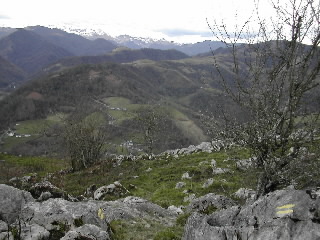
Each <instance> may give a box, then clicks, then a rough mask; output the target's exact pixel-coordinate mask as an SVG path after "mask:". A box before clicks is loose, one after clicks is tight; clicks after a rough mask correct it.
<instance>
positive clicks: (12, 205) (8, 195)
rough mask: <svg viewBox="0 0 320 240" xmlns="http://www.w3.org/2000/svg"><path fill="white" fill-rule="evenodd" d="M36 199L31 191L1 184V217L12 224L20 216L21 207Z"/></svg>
mask: <svg viewBox="0 0 320 240" xmlns="http://www.w3.org/2000/svg"><path fill="white" fill-rule="evenodd" d="M34 201H35V200H34V199H33V197H32V196H31V194H30V193H29V192H26V191H22V190H19V189H17V188H14V187H11V186H8V185H5V184H0V219H1V220H4V221H6V222H7V223H9V224H12V223H14V222H15V221H16V219H17V218H18V216H19V214H20V212H21V209H23V207H24V206H25V205H26V204H27V203H28V202H34Z"/></svg>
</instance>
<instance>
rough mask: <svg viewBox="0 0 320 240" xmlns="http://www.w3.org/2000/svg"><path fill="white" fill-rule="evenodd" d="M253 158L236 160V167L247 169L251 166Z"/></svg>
mask: <svg viewBox="0 0 320 240" xmlns="http://www.w3.org/2000/svg"><path fill="white" fill-rule="evenodd" d="M253 160H254V159H253V158H252V159H251V158H249V159H242V160H238V161H237V162H236V167H237V169H239V170H247V169H249V168H251V167H252V165H253Z"/></svg>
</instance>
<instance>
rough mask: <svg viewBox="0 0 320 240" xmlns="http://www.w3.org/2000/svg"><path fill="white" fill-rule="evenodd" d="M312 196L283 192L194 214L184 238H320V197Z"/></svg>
mask: <svg viewBox="0 0 320 240" xmlns="http://www.w3.org/2000/svg"><path fill="white" fill-rule="evenodd" d="M309 192H311V191H309ZM309 192H308V193H309ZM308 193H307V192H306V191H302V190H280V191H275V192H273V193H270V194H268V195H266V196H264V197H262V198H260V199H258V200H257V201H255V202H254V203H252V204H249V203H248V204H246V205H244V206H243V207H239V206H233V207H230V208H227V209H224V210H219V211H216V212H214V213H212V214H210V215H204V214H201V213H199V212H194V213H193V214H192V215H191V216H190V217H189V219H188V221H187V224H186V226H185V230H184V236H183V239H184V240H200V239H201V240H205V239H211V240H228V239H230V240H231V239H242V240H269V239H270V240H271V239H272V240H273V239H294V240H300V239H301V240H312V239H320V198H319V197H317V196H316V195H315V194H313V195H311V194H308ZM314 196H316V197H314Z"/></svg>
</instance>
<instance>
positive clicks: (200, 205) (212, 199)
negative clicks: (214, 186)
mask: <svg viewBox="0 0 320 240" xmlns="http://www.w3.org/2000/svg"><path fill="white" fill-rule="evenodd" d="M235 205H236V203H235V202H234V201H233V200H231V199H230V198H227V197H225V196H222V195H217V194H214V193H208V194H206V195H204V196H202V197H199V198H196V199H194V200H192V202H191V203H190V204H189V206H188V207H187V210H188V211H189V212H191V211H199V212H204V211H206V210H207V209H208V208H209V207H213V208H214V209H226V208H229V207H232V206H235Z"/></svg>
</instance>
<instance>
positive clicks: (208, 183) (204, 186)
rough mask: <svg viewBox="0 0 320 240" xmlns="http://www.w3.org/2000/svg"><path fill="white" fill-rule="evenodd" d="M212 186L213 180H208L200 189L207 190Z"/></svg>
mask: <svg viewBox="0 0 320 240" xmlns="http://www.w3.org/2000/svg"><path fill="white" fill-rule="evenodd" d="M212 184H213V178H209V179H208V180H207V181H205V182H204V184H203V185H202V188H208V187H210V186H211V185H212Z"/></svg>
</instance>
